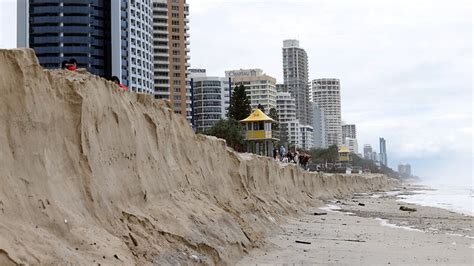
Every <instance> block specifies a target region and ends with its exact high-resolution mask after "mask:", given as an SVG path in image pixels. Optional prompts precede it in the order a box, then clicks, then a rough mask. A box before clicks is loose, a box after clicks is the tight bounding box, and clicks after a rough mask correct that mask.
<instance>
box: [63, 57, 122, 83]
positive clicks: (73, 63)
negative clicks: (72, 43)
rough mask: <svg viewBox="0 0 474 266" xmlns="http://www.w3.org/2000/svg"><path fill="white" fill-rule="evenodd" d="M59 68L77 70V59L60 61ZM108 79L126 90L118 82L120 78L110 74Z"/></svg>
mask: <svg viewBox="0 0 474 266" xmlns="http://www.w3.org/2000/svg"><path fill="white" fill-rule="evenodd" d="M61 68H62V69H67V70H69V71H76V70H77V60H76V59H75V58H71V59H69V60H64V61H63V62H62V63H61ZM109 80H110V81H112V82H113V83H115V84H117V86H119V88H121V89H122V90H124V91H128V88H127V86H125V85H124V84H122V83H121V82H120V79H119V78H118V77H117V76H112V77H111V78H110V79H109Z"/></svg>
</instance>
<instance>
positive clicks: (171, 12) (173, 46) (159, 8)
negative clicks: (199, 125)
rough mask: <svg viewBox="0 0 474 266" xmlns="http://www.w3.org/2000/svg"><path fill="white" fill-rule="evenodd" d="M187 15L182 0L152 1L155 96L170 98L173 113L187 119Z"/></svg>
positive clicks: (189, 113)
mask: <svg viewBox="0 0 474 266" xmlns="http://www.w3.org/2000/svg"><path fill="white" fill-rule="evenodd" d="M188 17H189V6H188V4H187V3H186V1H185V0H153V42H154V61H155V62H154V63H155V98H157V99H169V100H170V101H171V104H172V106H173V108H174V111H175V113H179V114H182V115H183V116H186V117H187V118H190V117H191V99H190V97H191V94H190V85H189V78H188V74H189V73H188V68H189V63H188V62H189V32H188V30H189V27H188V22H189V18H188Z"/></svg>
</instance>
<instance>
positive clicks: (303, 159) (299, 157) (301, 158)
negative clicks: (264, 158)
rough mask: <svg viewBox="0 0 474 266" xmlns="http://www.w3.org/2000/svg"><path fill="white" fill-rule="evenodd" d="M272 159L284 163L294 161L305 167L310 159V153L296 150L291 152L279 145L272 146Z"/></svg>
mask: <svg viewBox="0 0 474 266" xmlns="http://www.w3.org/2000/svg"><path fill="white" fill-rule="evenodd" d="M273 159H275V160H278V161H280V162H284V163H295V164H298V165H300V166H301V167H303V168H304V169H306V168H307V166H308V163H309V161H310V160H311V155H309V154H306V153H304V152H302V151H298V150H295V152H294V153H292V152H291V151H286V149H285V147H284V146H280V148H279V149H278V148H277V147H275V148H273Z"/></svg>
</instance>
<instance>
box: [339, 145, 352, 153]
mask: <svg viewBox="0 0 474 266" xmlns="http://www.w3.org/2000/svg"><path fill="white" fill-rule="evenodd" d="M344 152H350V151H349V148H347V147H346V146H342V147H341V148H340V149H339V153H344Z"/></svg>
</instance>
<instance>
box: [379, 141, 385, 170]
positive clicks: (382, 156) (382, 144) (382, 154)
mask: <svg viewBox="0 0 474 266" xmlns="http://www.w3.org/2000/svg"><path fill="white" fill-rule="evenodd" d="M379 142H380V163H381V164H383V165H387V143H386V141H385V139H384V138H380V139H379Z"/></svg>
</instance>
